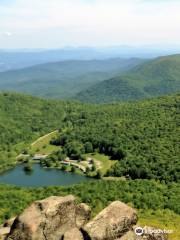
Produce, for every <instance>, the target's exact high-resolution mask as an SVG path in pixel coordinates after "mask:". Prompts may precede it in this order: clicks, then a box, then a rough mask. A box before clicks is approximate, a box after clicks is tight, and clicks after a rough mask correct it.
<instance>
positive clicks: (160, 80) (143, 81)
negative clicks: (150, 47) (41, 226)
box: [76, 55, 180, 103]
mask: <svg viewBox="0 0 180 240" xmlns="http://www.w3.org/2000/svg"><path fill="white" fill-rule="evenodd" d="M179 90H180V55H171V56H166V57H159V58H156V59H154V60H149V61H147V62H145V63H142V64H140V65H138V66H136V67H135V68H134V69H132V70H130V71H129V72H128V73H126V74H124V75H121V76H118V77H115V78H112V79H109V80H105V81H103V82H100V83H97V84H95V85H93V86H92V87H91V88H89V89H87V90H85V91H82V92H80V93H78V95H77V96H76V99H77V100H80V101H84V102H91V103H107V102H114V101H127V100H136V99H141V98H148V97H153V96H160V95H166V94H169V93H175V92H178V91H179Z"/></svg>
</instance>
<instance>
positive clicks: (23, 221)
mask: <svg viewBox="0 0 180 240" xmlns="http://www.w3.org/2000/svg"><path fill="white" fill-rule="evenodd" d="M75 210H76V206H75V198H74V197H73V196H71V195H70V196H67V197H49V198H47V199H45V200H42V201H36V202H34V203H33V204H32V205H31V206H30V207H28V208H27V209H26V210H25V211H24V212H23V213H22V214H21V215H20V216H19V217H17V218H16V220H15V222H14V224H13V225H12V228H11V232H10V234H9V236H8V238H7V239H8V240H10V239H13V240H25V239H26V240H45V239H46V240H47V239H50V240H59V239H61V237H62V236H63V235H64V233H65V232H67V231H68V230H70V229H72V228H74V227H76V222H75Z"/></svg>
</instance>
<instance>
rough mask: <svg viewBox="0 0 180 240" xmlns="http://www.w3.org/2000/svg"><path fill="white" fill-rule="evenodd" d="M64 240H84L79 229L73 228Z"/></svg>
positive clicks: (65, 235)
mask: <svg viewBox="0 0 180 240" xmlns="http://www.w3.org/2000/svg"><path fill="white" fill-rule="evenodd" d="M63 240H84V238H83V235H82V233H81V232H80V231H79V229H78V228H72V229H71V230H69V231H68V232H66V233H65V234H64V237H63Z"/></svg>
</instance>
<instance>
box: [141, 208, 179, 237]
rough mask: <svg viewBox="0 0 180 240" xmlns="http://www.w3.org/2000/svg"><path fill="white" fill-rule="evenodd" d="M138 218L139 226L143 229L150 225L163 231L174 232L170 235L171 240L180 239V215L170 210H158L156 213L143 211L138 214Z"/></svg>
mask: <svg viewBox="0 0 180 240" xmlns="http://www.w3.org/2000/svg"><path fill="white" fill-rule="evenodd" d="M138 216H139V222H138V224H139V225H140V226H141V227H144V226H149V225H150V226H152V227H155V228H158V229H162V230H163V229H165V230H172V231H173V233H172V234H169V240H179V239H180V228H179V223H180V215H177V214H175V213H174V212H172V211H170V210H157V211H156V212H154V211H151V210H147V211H144V210H142V211H139V212H138Z"/></svg>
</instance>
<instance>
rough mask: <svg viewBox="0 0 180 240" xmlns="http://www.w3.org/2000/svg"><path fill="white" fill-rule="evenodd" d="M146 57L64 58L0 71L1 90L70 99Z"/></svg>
mask: <svg viewBox="0 0 180 240" xmlns="http://www.w3.org/2000/svg"><path fill="white" fill-rule="evenodd" d="M143 61H144V60H142V59H136V58H133V59H119V58H117V59H108V60H89V61H80V60H79V61H75V60H74V61H61V62H55V63H46V64H40V65H36V66H33V67H29V68H24V69H20V70H14V71H7V72H2V73H0V90H8V91H17V92H23V93H30V94H31V95H35V96H42V97H48V98H59V99H67V98H71V97H73V96H74V95H76V94H77V93H78V92H79V91H82V90H84V89H87V88H89V87H90V86H92V85H93V84H95V83H98V82H100V81H103V80H105V79H108V78H111V77H114V76H116V75H118V74H120V73H121V72H124V71H127V70H128V69H131V68H132V67H134V66H136V65H137V64H139V63H141V62H143Z"/></svg>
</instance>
